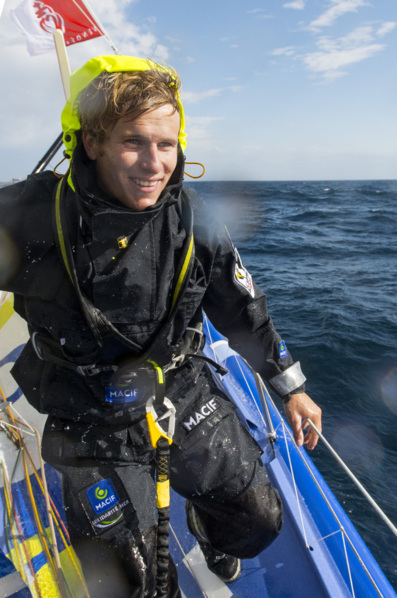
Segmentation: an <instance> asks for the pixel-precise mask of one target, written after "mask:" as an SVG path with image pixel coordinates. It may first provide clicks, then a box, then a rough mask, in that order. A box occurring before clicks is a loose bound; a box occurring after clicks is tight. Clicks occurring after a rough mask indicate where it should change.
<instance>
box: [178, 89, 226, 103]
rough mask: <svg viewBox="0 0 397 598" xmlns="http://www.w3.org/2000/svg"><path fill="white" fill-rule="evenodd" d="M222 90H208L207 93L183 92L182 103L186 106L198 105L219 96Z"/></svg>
mask: <svg viewBox="0 0 397 598" xmlns="http://www.w3.org/2000/svg"><path fill="white" fill-rule="evenodd" d="M220 93H222V89H207V90H206V91H183V95H182V101H183V103H184V104H197V103H198V102H201V101H202V100H206V99H207V98H213V97H215V96H219V94H220Z"/></svg>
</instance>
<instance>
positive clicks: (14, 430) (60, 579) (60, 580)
mask: <svg viewBox="0 0 397 598" xmlns="http://www.w3.org/2000/svg"><path fill="white" fill-rule="evenodd" d="M0 395H1V397H2V399H3V401H4V402H5V403H6V402H7V401H6V398H5V395H4V392H3V390H2V388H1V386H0ZM10 407H12V408H13V410H14V411H15V413H16V414H17V416H18V417H17V418H15V417H14V415H13V413H12V411H11V409H10ZM7 414H8V416H9V418H10V419H11V421H12V422H13V424H11V423H9V422H6V421H5V420H3V419H2V420H1V425H2V427H3V429H4V426H6V429H4V431H5V432H6V433H7V429H8V434H7V435H8V436H9V438H10V440H11V441H12V442H13V443H14V444H15V445H16V446H17V448H19V450H20V452H21V453H22V455H23V463H24V471H25V478H26V483H27V487H28V492H29V497H30V500H31V504H32V509H33V512H34V513H35V520H36V524H37V527H38V528H39V534H38V537H39V538H40V540H44V541H45V542H46V547H47V550H46V549H45V548H44V552H45V554H46V556H47V558H48V552H49V549H48V543H47V541H48V537H47V535H46V534H45V532H44V531H43V529H44V526H43V523H42V521H41V519H40V514H39V512H38V509H37V506H36V501H35V498H34V494H33V490H32V487H31V483H30V476H29V473H28V470H27V463H26V458H27V459H28V460H29V463H30V465H31V468H32V471H33V474H34V476H35V478H36V480H37V482H38V484H39V487H40V490H41V492H42V493H43V496H44V498H45V502H46V508H47V515H48V520H49V526H50V532H51V538H52V549H53V552H54V556H55V563H56V573H54V576H55V582H56V584H57V587H58V589H59V590H60V592H61V595H62V596H64V595H66V593H67V590H66V586H67V588H68V590H69V594H70V595H73V592H72V590H71V588H70V585H69V583H68V581H67V579H66V578H65V576H64V573H63V570H62V566H61V562H60V557H59V552H58V546H57V541H56V535H55V530H54V523H55V525H56V528H57V531H58V533H59V535H60V537H61V540H62V542H63V545H64V547H65V549H66V551H67V553H68V556H69V558H70V561H71V563H72V566H73V568H74V570H75V572H76V574H77V577H78V578H79V580H80V582H81V584H82V588H83V590H84V592H85V594H86V596H87V598H89V593H88V589H87V586H86V583H85V580H84V578H83V577H82V575H81V572H80V569H79V566H78V563H77V561H76V558H75V556H74V554H73V551H72V550H71V547H70V545H69V544H68V542H69V543H70V538H69V534H68V531H67V529H66V527H65V524H64V522H63V520H62V518H61V516H60V514H59V512H58V510H57V508H56V506H55V504H54V501H53V500H52V498H51V497H50V495H49V492H48V488H47V480H46V476H45V466H44V462H43V460H42V457H41V452H40V446H41V438H40V434H39V432H38V430H36V429H35V428H33V427H32V426H30V424H29V423H28V422H26V421H25V420H24V418H22V417H21V416H20V414H19V413H18V411H17V410H16V409H15V406H14V405H7ZM18 418H19V419H18ZM16 424H19V425H16ZM21 425H24V426H26V427H28V428H29V429H30V430H32V432H33V434H32V435H35V436H36V438H37V443H38V449H39V451H38V452H39V458H40V466H41V472H42V477H40V475H39V473H38V471H37V469H36V466H35V464H34V461H33V458H32V456H31V454H30V452H29V450H28V449H27V447H26V444H25V442H24V440H23V437H22V435H21V429H20V426H21ZM25 432H26V431H25ZM27 433H29V432H27ZM61 527H62V529H61ZM47 551H48V552H47ZM50 566H51V568H52V570H53V572H54V564H53V563H52V560H51V562H50Z"/></svg>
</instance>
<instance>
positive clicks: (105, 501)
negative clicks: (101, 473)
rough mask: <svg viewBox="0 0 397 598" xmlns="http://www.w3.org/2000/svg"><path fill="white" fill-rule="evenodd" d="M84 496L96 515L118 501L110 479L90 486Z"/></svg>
mask: <svg viewBox="0 0 397 598" xmlns="http://www.w3.org/2000/svg"><path fill="white" fill-rule="evenodd" d="M86 494H87V498H88V500H89V501H90V505H91V506H92V508H93V511H94V513H95V514H96V515H98V514H99V513H103V512H104V511H108V510H109V509H111V508H112V507H114V506H115V505H117V503H118V502H119V501H120V498H119V495H118V494H117V492H116V490H115V488H114V486H113V482H112V480H111V479H110V478H107V479H106V480H101V481H100V482H98V483H97V484H95V485H94V486H91V488H88V490H86Z"/></svg>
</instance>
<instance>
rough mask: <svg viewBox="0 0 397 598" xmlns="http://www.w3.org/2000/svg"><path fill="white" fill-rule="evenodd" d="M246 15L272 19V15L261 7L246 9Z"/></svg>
mask: <svg viewBox="0 0 397 598" xmlns="http://www.w3.org/2000/svg"><path fill="white" fill-rule="evenodd" d="M247 15H255V16H256V18H257V19H273V15H269V14H268V13H266V12H265V11H264V9H263V8H253V9H252V10H247Z"/></svg>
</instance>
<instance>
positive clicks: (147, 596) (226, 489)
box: [43, 368, 282, 598]
mask: <svg viewBox="0 0 397 598" xmlns="http://www.w3.org/2000/svg"><path fill="white" fill-rule="evenodd" d="M171 400H172V402H173V403H174V405H175V406H176V408H177V424H176V431H175V436H174V442H173V444H172V446H171V486H172V488H173V489H174V490H175V491H176V492H178V493H179V494H180V495H182V496H183V497H185V498H187V499H189V500H191V501H192V502H193V504H194V505H195V508H196V512H197V514H198V515H199V517H200V520H201V523H202V525H203V528H204V530H205V533H206V535H207V537H208V540H209V542H210V543H211V545H212V547H213V548H215V549H216V550H219V551H221V552H225V553H227V554H231V555H233V556H236V557H239V558H242V559H246V558H252V557H254V556H255V555H257V554H258V553H259V552H261V551H262V550H263V549H264V548H266V546H268V545H269V544H270V543H271V542H272V541H273V540H274V539H275V538H276V537H277V535H278V533H279V531H280V530H281V526H282V507H281V502H280V498H279V496H278V493H277V491H276V490H275V489H273V488H272V486H271V485H270V483H269V480H268V478H267V474H266V471H265V469H264V467H263V465H262V462H261V460H260V454H261V450H260V448H259V447H258V445H257V444H256V442H255V441H254V440H253V439H252V437H251V436H250V435H249V433H248V432H247V430H246V429H245V428H244V426H243V425H242V424H241V422H240V421H239V419H238V417H237V415H236V412H235V408H234V406H233V404H232V403H231V402H230V401H229V400H228V399H227V398H226V397H225V396H224V395H223V393H222V392H221V391H220V390H219V389H218V387H217V386H216V384H215V383H214V381H213V379H212V378H211V375H210V374H209V373H208V371H207V368H204V369H203V371H202V373H201V374H200V375H199V377H198V379H197V383H196V384H195V386H194V388H190V389H189V390H187V391H186V392H184V396H183V397H178V398H176V397H173V398H172V399H171ZM43 456H44V458H45V459H46V461H47V462H48V463H50V464H52V465H53V466H54V467H56V468H57V469H58V470H60V471H61V473H62V480H63V500H64V506H65V511H66V518H67V524H68V529H69V533H70V537H71V542H72V545H73V547H74V549H75V551H76V553H77V555H78V557H79V558H80V561H81V564H82V568H83V572H84V575H85V578H86V581H87V585H88V588H89V591H90V594H91V596H93V597H95V598H108V597H109V596H111V597H112V598H154V597H155V596H156V587H155V586H156V544H157V511H156V486H155V453H154V451H153V449H152V447H151V444H150V440H149V436H148V430H147V425H146V421H145V420H142V421H140V422H138V423H136V424H134V425H133V426H130V427H129V428H128V429H126V428H121V429H115V428H112V429H109V427H105V426H100V425H93V426H88V425H87V424H79V423H73V422H70V421H65V420H59V419H57V418H54V417H51V416H50V417H49V418H48V421H47V425H46V429H45V432H44V436H43ZM180 596H181V594H180V591H179V588H178V580H177V574H176V569H175V567H174V565H173V563H172V561H170V575H169V597H170V598H180Z"/></svg>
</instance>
